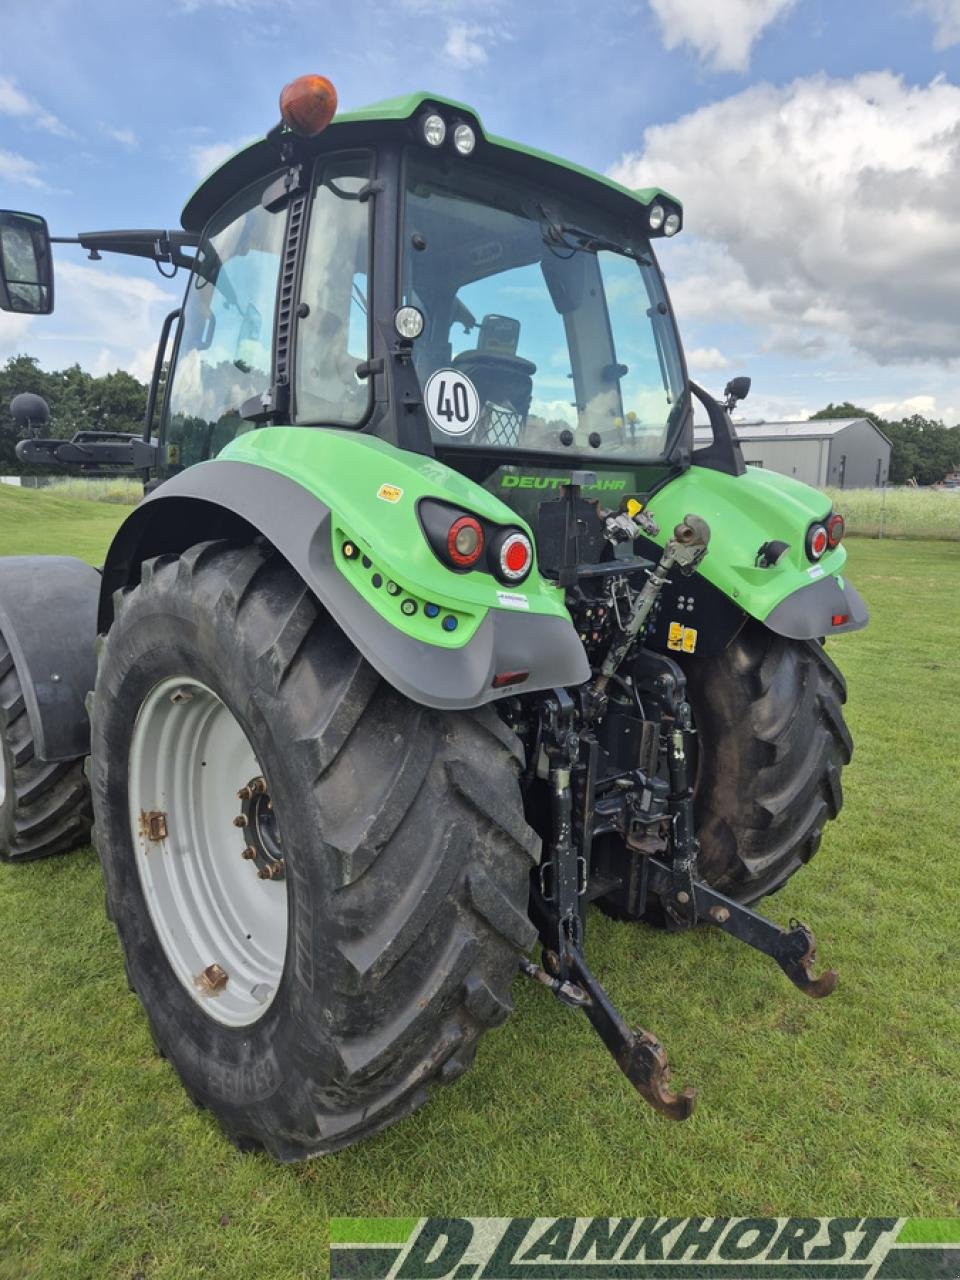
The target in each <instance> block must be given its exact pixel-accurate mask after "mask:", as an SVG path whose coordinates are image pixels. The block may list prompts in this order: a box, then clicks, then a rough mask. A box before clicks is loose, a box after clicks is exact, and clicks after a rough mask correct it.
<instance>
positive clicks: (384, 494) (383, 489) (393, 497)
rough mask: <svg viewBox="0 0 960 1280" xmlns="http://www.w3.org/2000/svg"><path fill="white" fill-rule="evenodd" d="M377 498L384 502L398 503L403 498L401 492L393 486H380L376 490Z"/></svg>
mask: <svg viewBox="0 0 960 1280" xmlns="http://www.w3.org/2000/svg"><path fill="white" fill-rule="evenodd" d="M377 497H378V498H382V499H383V500H384V502H399V501H400V499H401V498H402V497H403V490H402V489H398V488H397V486H396V485H395V484H382V485H381V486H380V488H379V489H378V490H377Z"/></svg>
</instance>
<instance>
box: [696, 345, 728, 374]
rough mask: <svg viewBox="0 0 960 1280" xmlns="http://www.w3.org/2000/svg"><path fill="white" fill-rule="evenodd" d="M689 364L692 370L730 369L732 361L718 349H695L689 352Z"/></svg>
mask: <svg viewBox="0 0 960 1280" xmlns="http://www.w3.org/2000/svg"><path fill="white" fill-rule="evenodd" d="M687 364H688V365H689V366H690V368H691V369H701V370H704V371H707V370H710V369H729V367H730V361H729V360H728V359H727V357H726V356H725V355H724V354H723V352H722V351H718V350H717V348H716V347H694V348H693V350H692V351H688V352H687Z"/></svg>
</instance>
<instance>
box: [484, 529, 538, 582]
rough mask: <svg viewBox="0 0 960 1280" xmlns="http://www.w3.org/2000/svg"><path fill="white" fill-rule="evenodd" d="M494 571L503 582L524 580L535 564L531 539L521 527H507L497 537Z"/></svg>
mask: <svg viewBox="0 0 960 1280" xmlns="http://www.w3.org/2000/svg"><path fill="white" fill-rule="evenodd" d="M491 550H492V552H493V556H492V559H493V572H494V573H495V574H496V576H497V577H498V578H499V579H500V581H501V582H512V583H516V582H522V581H523V580H524V578H525V577H526V576H527V574H528V573H529V572H530V569H531V566H532V565H533V547H532V545H531V543H530V539H529V538H528V537H527V535H526V534H525V533H521V532H520V530H519V529H506V530H504V532H503V533H501V534H499V535H498V537H497V538H496V539H495V541H494V544H493V547H492V548H491Z"/></svg>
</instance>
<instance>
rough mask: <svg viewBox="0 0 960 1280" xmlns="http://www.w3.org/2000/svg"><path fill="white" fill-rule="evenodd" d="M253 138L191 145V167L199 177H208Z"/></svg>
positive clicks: (188, 151)
mask: <svg viewBox="0 0 960 1280" xmlns="http://www.w3.org/2000/svg"><path fill="white" fill-rule="evenodd" d="M252 141H253V139H252V138H240V139H238V140H237V141H235V142H208V143H205V144H204V145H202V146H196V147H189V148H188V150H187V154H188V155H189V157H190V167H191V168H192V169H193V172H194V174H195V175H196V177H198V178H206V177H207V175H208V174H211V173H213V171H214V169H218V168H219V167H220V165H222V164H223V162H224V161H225V160H229V159H230V157H231V156H232V155H234V154H235V153H236V152H237V151H239V150H240V148H241V147H245V146H247V145H248V143H250V142H252Z"/></svg>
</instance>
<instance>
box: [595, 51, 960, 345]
mask: <svg viewBox="0 0 960 1280" xmlns="http://www.w3.org/2000/svg"><path fill="white" fill-rule="evenodd" d="M612 172H613V176H614V177H615V178H617V179H618V180H619V181H621V182H624V183H626V185H628V186H650V185H653V184H662V185H663V186H664V187H666V188H667V189H668V190H672V191H675V192H676V193H677V195H678V196H679V197H680V198H681V199H682V200H683V201H684V209H685V225H686V228H687V232H688V234H689V233H690V232H692V233H693V235H694V237H696V238H695V239H692V240H689V241H688V242H687V243H686V245H683V243H682V239H681V242H680V243H678V244H677V245H676V246H673V245H671V246H670V247H669V248H665V249H664V257H665V259H666V261H667V265H668V268H669V269H670V272H671V277H672V279H671V284H672V288H673V292H674V299H675V304H676V306H677V310H678V313H679V315H680V316H681V319H687V318H690V317H708V316H709V317H712V318H715V319H717V318H723V319H725V320H739V321H745V322H747V323H752V324H754V325H758V326H762V329H763V336H764V342H763V345H764V346H765V347H766V349H768V350H781V351H789V352H790V353H791V354H794V355H795V354H803V353H804V348H805V346H806V354H809V355H818V354H821V353H822V351H823V349H824V346H825V345H826V344H827V343H831V344H833V345H834V346H835V347H836V348H837V349H844V348H845V349H849V347H853V348H856V349H858V350H859V351H861V352H863V353H864V354H865V355H867V356H868V357H869V358H870V359H872V360H873V361H876V362H878V363H880V364H894V363H909V362H923V361H939V362H942V363H948V362H952V361H954V360H956V359H957V358H960V308H958V307H957V303H956V299H957V297H958V296H960V254H958V253H957V245H958V243H960V87H958V86H957V85H954V84H951V83H949V82H948V81H947V80H945V79H943V78H938V79H937V80H934V81H933V82H932V83H931V84H930V85H928V86H925V87H912V86H909V85H906V84H904V82H903V80H902V79H901V78H899V77H897V76H895V75H893V74H892V73H890V72H881V73H877V74H871V75H863V76H858V77H856V78H855V79H852V80H829V79H827V78H825V77H820V76H817V77H812V78H809V79H802V80H797V81H795V82H794V83H793V84H791V85H787V86H785V87H782V88H779V87H774V86H771V85H766V84H761V85H757V86H755V87H754V88H750V89H747V90H745V91H744V92H742V93H739V94H736V95H734V96H733V97H730V98H727V99H725V100H723V101H721V102H717V103H714V104H711V105H710V106H707V107H703V108H701V109H700V110H698V111H695V112H693V113H691V114H690V115H687V116H684V117H682V118H681V119H680V120H677V121H675V122H674V123H672V124H667V125H661V126H656V127H654V128H650V129H647V130H646V132H645V134H644V137H643V146H642V148H641V150H640V151H638V152H635V153H633V154H631V155H627V156H624V157H623V159H622V160H621V162H620V163H619V164H618V165H616V166H615V167H614V169H613V171H612ZM673 277H678V279H676V280H674V279H673Z"/></svg>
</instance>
